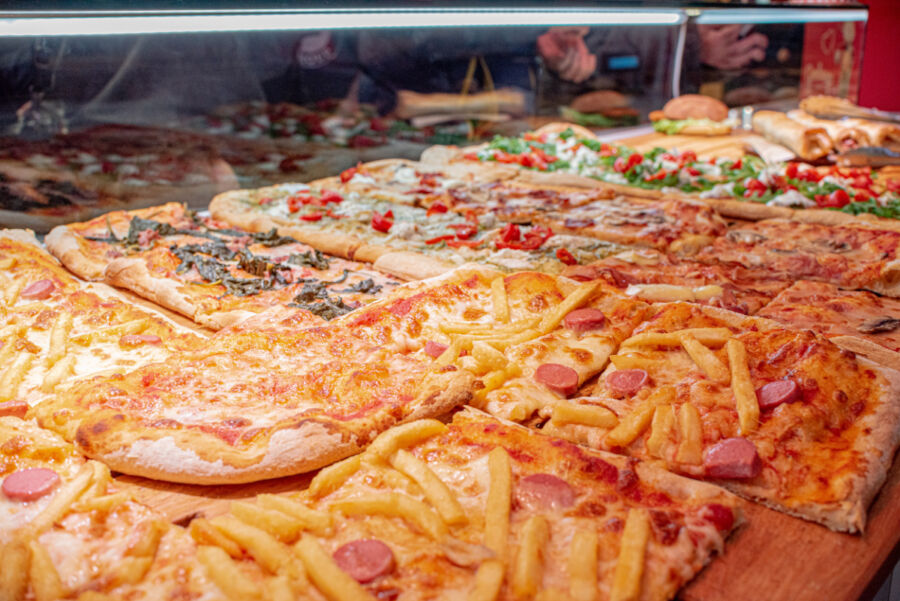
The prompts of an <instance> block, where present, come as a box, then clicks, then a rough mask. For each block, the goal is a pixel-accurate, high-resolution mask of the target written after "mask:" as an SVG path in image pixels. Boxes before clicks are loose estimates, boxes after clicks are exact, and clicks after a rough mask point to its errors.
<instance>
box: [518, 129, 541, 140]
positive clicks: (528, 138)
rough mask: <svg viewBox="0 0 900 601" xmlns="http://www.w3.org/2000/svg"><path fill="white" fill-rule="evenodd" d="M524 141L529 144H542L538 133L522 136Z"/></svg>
mask: <svg viewBox="0 0 900 601" xmlns="http://www.w3.org/2000/svg"><path fill="white" fill-rule="evenodd" d="M522 139H523V140H527V141H528V142H540V139H539V138H538V135H537V134H536V133H534V132H530V131H528V132H525V133H524V134H522Z"/></svg>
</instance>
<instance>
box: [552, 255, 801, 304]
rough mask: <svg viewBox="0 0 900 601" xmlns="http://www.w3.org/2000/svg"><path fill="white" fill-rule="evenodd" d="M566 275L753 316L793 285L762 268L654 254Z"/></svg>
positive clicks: (650, 297) (576, 268)
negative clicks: (597, 280)
mask: <svg viewBox="0 0 900 601" xmlns="http://www.w3.org/2000/svg"><path fill="white" fill-rule="evenodd" d="M563 275H565V276H567V277H570V278H572V279H574V280H578V281H582V282H585V281H590V280H596V279H603V280H604V281H606V282H607V283H608V284H611V285H613V286H615V287H617V288H619V289H621V290H622V291H624V293H625V294H626V295H628V296H632V297H634V298H639V299H641V300H645V301H648V302H673V301H686V302H692V303H700V304H703V305H710V306H712V307H721V308H723V309H729V310H731V311H736V312H737V313H744V314H749V315H753V314H755V313H756V312H757V311H759V310H760V308H762V307H763V306H765V305H766V304H767V303H768V302H770V301H771V300H772V298H773V297H775V295H776V294H778V293H779V292H781V291H782V290H784V289H785V288H787V287H788V286H789V285H790V281H789V280H788V279H786V278H783V277H782V278H779V277H777V276H775V275H773V274H772V273H770V272H768V271H764V270H762V269H751V268H747V267H743V266H741V265H736V264H729V263H720V264H712V265H711V264H707V263H700V262H698V261H693V260H691V259H686V258H682V257H676V256H673V255H669V254H664V253H660V252H657V251H654V250H648V249H644V250H628V251H625V252H622V253H619V254H617V255H613V256H611V257H607V258H605V259H601V260H600V261H597V262H596V263H591V264H588V265H573V266H571V267H567V268H566V269H565V270H564V271H563Z"/></svg>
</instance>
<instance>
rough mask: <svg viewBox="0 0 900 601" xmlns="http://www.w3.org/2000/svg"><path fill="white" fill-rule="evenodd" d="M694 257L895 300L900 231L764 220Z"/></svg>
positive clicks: (734, 232) (898, 282) (899, 291)
mask: <svg viewBox="0 0 900 601" xmlns="http://www.w3.org/2000/svg"><path fill="white" fill-rule="evenodd" d="M695 258H696V259H697V260H698V261H702V262H706V263H737V264H740V265H744V266H745V267H752V268H759V269H767V270H769V271H771V272H772V273H773V274H779V275H783V276H784V277H787V278H790V279H793V280H798V279H804V280H816V281H820V282H828V283H831V284H835V285H837V286H839V287H841V288H848V289H851V290H852V289H866V290H872V291H873V292H877V293H879V294H884V295H887V296H895V297H896V296H900V231H896V230H890V229H879V228H878V227H877V224H874V223H873V224H867V223H863V222H862V221H860V222H859V223H857V224H853V225H839V226H827V225H819V224H812V223H798V222H796V221H791V220H787V219H769V220H765V221H759V222H756V223H746V224H743V225H741V226H739V227H734V228H732V229H730V230H729V231H728V233H727V234H726V235H725V236H722V237H720V238H718V239H717V240H716V241H715V243H713V244H712V245H710V246H709V247H707V248H705V249H703V250H701V251H700V252H699V253H697V255H695Z"/></svg>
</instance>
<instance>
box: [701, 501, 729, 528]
mask: <svg viewBox="0 0 900 601" xmlns="http://www.w3.org/2000/svg"><path fill="white" fill-rule="evenodd" d="M701 515H702V517H703V518H704V519H706V520H707V521H708V522H709V523H711V524H712V525H713V526H715V527H716V530H718V531H719V532H728V531H729V530H731V527H732V526H734V512H733V511H731V508H730V507H725V506H724V505H719V504H718V503H710V504H709V505H704V506H703V510H702V513H701Z"/></svg>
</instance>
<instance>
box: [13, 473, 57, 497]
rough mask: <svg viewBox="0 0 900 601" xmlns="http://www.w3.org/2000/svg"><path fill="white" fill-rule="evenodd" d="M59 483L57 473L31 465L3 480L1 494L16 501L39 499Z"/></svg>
mask: <svg viewBox="0 0 900 601" xmlns="http://www.w3.org/2000/svg"><path fill="white" fill-rule="evenodd" d="M57 484H59V474H57V473H56V472H54V471H53V470H51V469H47V468H43V467H33V468H28V469H24V470H19V471H18V472H13V473H12V474H10V475H9V476H7V477H6V479H5V480H3V486H2V487H0V488H2V489H3V494H4V495H6V496H7V498H10V499H14V500H16V501H34V500H35V499H40V498H41V497H43V496H44V495H46V494H47V493H49V492H50V491H51V490H53V489H54V488H56V485H57Z"/></svg>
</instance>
